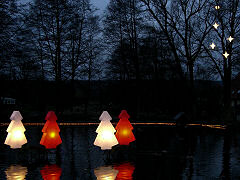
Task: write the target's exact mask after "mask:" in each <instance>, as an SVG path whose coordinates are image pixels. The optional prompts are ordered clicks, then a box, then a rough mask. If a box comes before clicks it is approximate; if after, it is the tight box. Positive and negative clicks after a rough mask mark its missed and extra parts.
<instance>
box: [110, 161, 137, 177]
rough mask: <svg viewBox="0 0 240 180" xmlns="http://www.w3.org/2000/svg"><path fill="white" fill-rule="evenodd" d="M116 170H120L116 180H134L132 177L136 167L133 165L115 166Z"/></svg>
mask: <svg viewBox="0 0 240 180" xmlns="http://www.w3.org/2000/svg"><path fill="white" fill-rule="evenodd" d="M114 169H116V170H118V174H117V177H116V180H120V179H121V180H122V179H129V180H131V179H133V177H132V175H133V172H134V170H135V167H134V165H133V164H131V163H123V164H119V165H114Z"/></svg>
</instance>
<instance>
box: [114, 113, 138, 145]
mask: <svg viewBox="0 0 240 180" xmlns="http://www.w3.org/2000/svg"><path fill="white" fill-rule="evenodd" d="M118 117H119V119H120V120H119V122H118V123H117V126H116V130H117V132H116V137H117V140H118V142H119V144H120V145H129V143H130V142H132V141H135V140H136V139H135V137H134V135H133V132H132V130H133V127H132V125H131V123H130V121H129V120H128V119H129V118H130V116H129V115H128V113H127V111H126V110H122V112H121V113H120V115H119V116H118Z"/></svg>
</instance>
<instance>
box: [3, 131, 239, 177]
mask: <svg viewBox="0 0 240 180" xmlns="http://www.w3.org/2000/svg"><path fill="white" fill-rule="evenodd" d="M25 128H26V132H25V134H26V137H27V139H28V144H26V145H24V146H23V148H22V149H15V150H14V149H10V148H9V147H8V146H6V145H4V144H3V143H4V140H5V138H6V136H7V132H6V129H7V127H0V133H1V136H0V143H1V145H0V180H4V179H8V180H22V179H28V180H38V179H45V180H57V179H59V178H60V179H63V180H78V179H79V180H85V179H86V180H92V179H97V178H98V179H100V180H113V179H123V180H125V179H126V180H127V179H144V180H149V179H159V180H160V179H192V180H198V179H240V144H239V143H240V133H238V132H237V131H236V132H233V131H230V132H228V131H226V130H221V129H210V128H196V127H188V128H177V127H174V126H168V127H163V126H155V127H154V126H135V127H134V134H135V136H136V139H137V140H136V142H133V143H131V145H130V146H119V145H118V146H115V147H114V148H113V149H112V150H111V151H102V150H101V149H100V148H99V147H96V146H94V145H93V142H94V139H95V138H96V135H97V134H96V133H95V130H96V128H97V127H96V126H61V127H60V128H61V132H60V136H61V138H62V141H63V143H62V144H61V145H59V146H58V148H57V149H56V150H45V148H44V147H43V146H41V145H39V142H40V139H41V136H42V132H41V129H42V127H40V126H26V127H25Z"/></svg>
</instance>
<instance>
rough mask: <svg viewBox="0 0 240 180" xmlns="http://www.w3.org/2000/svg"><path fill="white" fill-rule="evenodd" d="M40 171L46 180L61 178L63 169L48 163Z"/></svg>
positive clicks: (58, 179)
mask: <svg viewBox="0 0 240 180" xmlns="http://www.w3.org/2000/svg"><path fill="white" fill-rule="evenodd" d="M40 173H41V175H42V178H43V179H44V180H60V177H61V174H62V169H61V168H60V167H59V166H57V165H55V164H53V165H46V166H44V167H43V168H42V169H41V170H40Z"/></svg>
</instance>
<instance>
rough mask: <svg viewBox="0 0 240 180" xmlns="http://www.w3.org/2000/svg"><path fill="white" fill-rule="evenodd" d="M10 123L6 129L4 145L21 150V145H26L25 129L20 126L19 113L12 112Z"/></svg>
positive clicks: (20, 116) (20, 118)
mask: <svg viewBox="0 0 240 180" xmlns="http://www.w3.org/2000/svg"><path fill="white" fill-rule="evenodd" d="M10 119H11V123H10V124H9V126H8V128H7V132H8V135H7V138H6V140H5V142H4V144H7V145H9V146H10V147H11V148H12V149H16V148H21V147H22V145H23V144H26V143H27V139H26V137H25V134H24V132H25V131H26V129H25V128H24V126H23V124H22V119H23V118H22V115H21V114H20V112H19V111H13V113H12V115H11V117H10Z"/></svg>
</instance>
